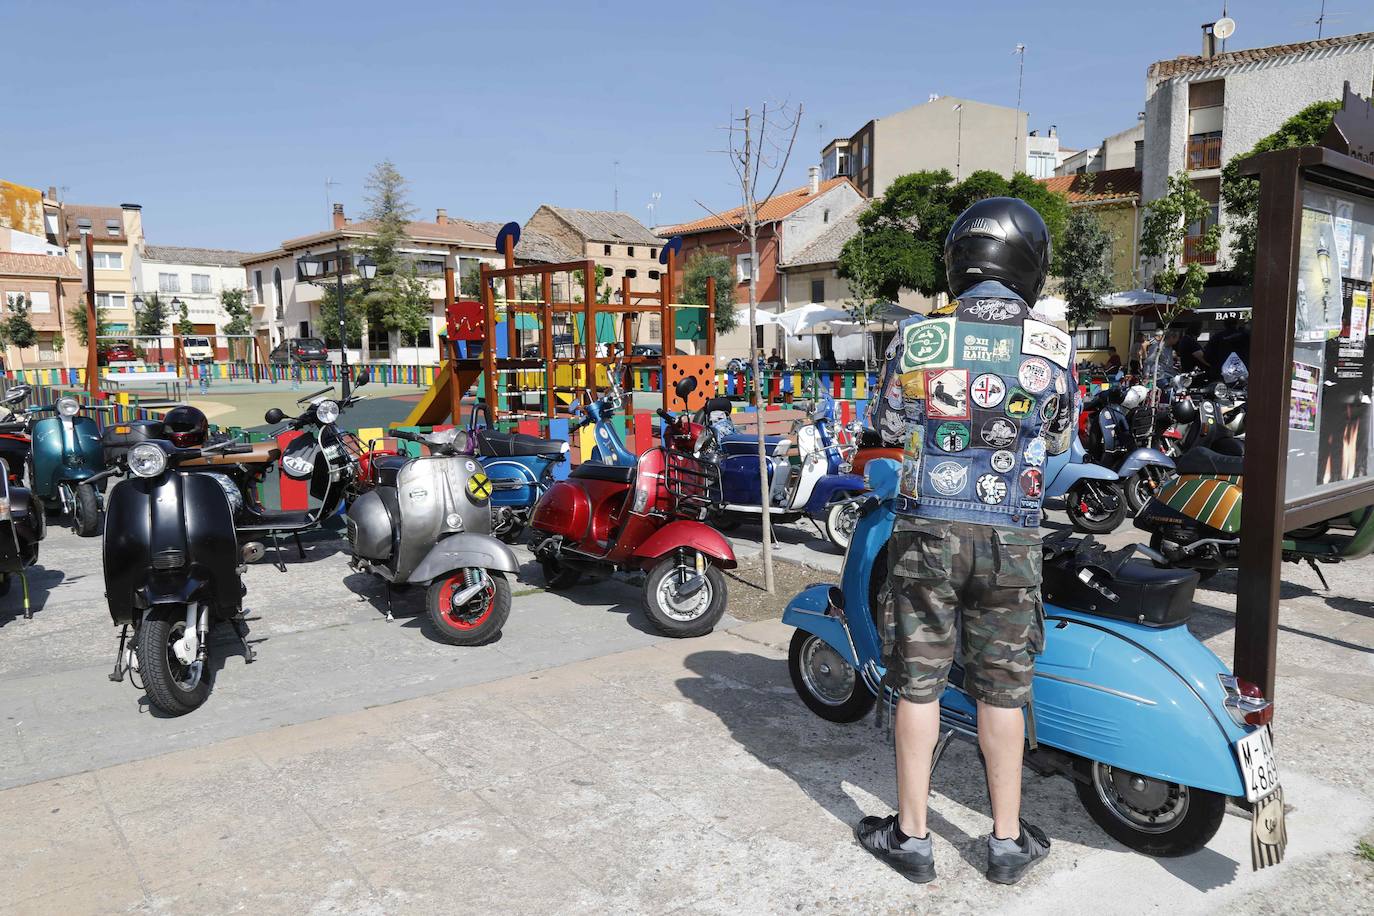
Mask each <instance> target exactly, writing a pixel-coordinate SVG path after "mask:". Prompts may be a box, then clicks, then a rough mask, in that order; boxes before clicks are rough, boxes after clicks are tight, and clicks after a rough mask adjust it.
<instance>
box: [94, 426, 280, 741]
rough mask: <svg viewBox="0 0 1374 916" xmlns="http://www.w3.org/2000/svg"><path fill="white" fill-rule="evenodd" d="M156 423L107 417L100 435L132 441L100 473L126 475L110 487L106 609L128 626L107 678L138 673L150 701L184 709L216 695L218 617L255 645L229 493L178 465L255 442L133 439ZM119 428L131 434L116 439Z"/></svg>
mask: <svg viewBox="0 0 1374 916" xmlns="http://www.w3.org/2000/svg"><path fill="white" fill-rule="evenodd" d="M150 429H155V428H150V427H137V426H115V427H110V428H109V429H108V430H107V431H106V436H105V442H104V445H105V446H106V447H107V449H109V448H111V447H114V448H115V449H120V448H124V447H127V451H125V452H124V453H123V455H122V456H121V457H120V458H119V460H118V463H117V464H116V465H115V466H114V467H112V468H109V469H107V470H105V471H103V472H101V475H100V476H120V477H122V478H123V479H122V480H120V481H119V483H117V484H115V486H114V487H113V488H112V489H111V490H110V492H109V494H108V495H107V496H106V497H105V518H106V522H105V538H104V545H103V552H102V560H103V564H104V571H105V596H106V600H107V601H108V603H109V607H110V618H111V619H112V620H113V621H114V623H115V625H116V626H120V627H121V628H122V629H121V630H120V635H119V650H118V653H117V654H116V656H115V666H114V671H113V672H112V673H111V674H110V680H112V681H122V680H124V675H125V673H126V672H127V673H129V674H131V675H133V674H134V673H137V676H138V679H141V680H142V684H141V685H139V684H138V680H137V679H135V680H134V683H135V685H136V686H142V688H143V691H144V692H145V693H146V694H147V696H148V700H149V702H151V703H152V704H153V706H155V707H157V708H158V709H159V710H161V711H162V712H164V713H166V714H168V715H171V716H180V715H185V714H186V713H188V712H191V711H192V710H194V709H196V708H197V707H198V706H200V705H201V704H202V703H204V702H205V700H206V699H207V698H208V697H209V695H210V688H211V676H210V671H209V668H208V665H209V652H208V649H209V645H208V644H209V638H210V632H211V630H212V629H213V628H214V625H215V624H216V623H228V624H230V625H231V626H232V627H233V629H234V632H235V634H236V635H237V636H238V639H239V643H240V644H241V645H242V647H243V655H244V660H245V661H246V662H250V663H251V662H252V661H253V650H252V649H251V648H250V647H249V645H248V640H247V635H248V627H247V626H246V624H245V623H244V617H245V616H246V615H247V611H246V610H245V609H244V608H243V595H244V593H245V591H246V589H245V588H244V585H243V579H242V578H241V577H240V571H241V568H242V567H241V566H240V562H241V558H240V554H239V546H238V539H237V537H236V535H235V531H234V514H233V511H232V509H231V508H230V505H229V498H228V496H227V495H226V494H225V491H224V489H223V488H222V487H221V486H220V484H219V483H217V482H216V481H215V480H214V479H213V478H211V477H210V476H209V475H206V474H198V473H193V472H190V471H184V470H181V469H180V467H179V465H180V464H182V463H183V462H186V461H190V460H193V459H196V458H199V457H201V456H213V455H220V454H234V453H236V452H239V451H244V452H246V451H250V450H251V447H250V446H247V445H244V444H242V443H237V442H220V443H216V444H214V445H209V446H205V447H204V448H199V449H178V448H176V447H175V446H173V445H172V444H171V443H170V442H167V441H164V440H161V439H145V440H144V441H137V439H139V438H142V437H143V436H146V435H147V434H148V432H149V431H150ZM121 430H122V431H123V432H121ZM121 436H127V437H130V440H129V441H126V442H125V441H117V440H118V439H119V438H120V437H121ZM130 627H132V628H133V634H132V638H129V637H130V634H129V628H130Z"/></svg>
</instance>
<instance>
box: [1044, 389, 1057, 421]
mask: <svg viewBox="0 0 1374 916" xmlns="http://www.w3.org/2000/svg"><path fill="white" fill-rule="evenodd" d="M1058 410H1059V395H1057V394H1052V395H1050V399H1049V400H1048V401H1046V402H1045V403H1044V404H1041V405H1040V419H1042V420H1045V421H1047V422H1048V421H1049V419H1050V418H1051V417H1053V416H1054V415H1055V412H1056V411H1058Z"/></svg>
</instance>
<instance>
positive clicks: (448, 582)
mask: <svg viewBox="0 0 1374 916" xmlns="http://www.w3.org/2000/svg"><path fill="white" fill-rule="evenodd" d="M481 575H483V576H484V577H486V580H487V583H489V585H488V587H487V588H486V589H485V590H483V591H481V592H478V594H477V596H476V597H474V598H473V599H471V600H470V601H468V602H467V603H466V604H464V605H463V606H462V607H457V608H456V607H454V606H453V595H454V593H455V592H458V591H461V590H462V589H463V588H465V587H466V586H467V581H468V580H467V577H466V575H465V574H464V570H461V569H459V570H455V571H454V572H453V573H452V574H451V575H449V576H446V577H445V578H443V579H437V580H435V581H434V583H433V584H431V585H430V587H429V591H428V592H427V593H426V594H425V610H427V611H428V612H429V622H430V625H431V626H432V627H433V629H434V634H435V635H436V636H437V637H438V638H439V639H440V640H442V641H443V642H446V643H448V644H450V645H454V646H480V645H481V644H482V643H485V642H490V641H491V640H493V639H495V638H496V637H497V636H499V635H500V634H501V628H502V627H503V626H505V625H506V618H508V617H509V616H510V598H511V595H510V583H509V582H508V581H506V576H505V574H504V573H501V572H497V571H496V570H493V569H484V570H481Z"/></svg>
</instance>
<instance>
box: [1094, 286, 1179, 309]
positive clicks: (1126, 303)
mask: <svg viewBox="0 0 1374 916" xmlns="http://www.w3.org/2000/svg"><path fill="white" fill-rule="evenodd" d="M1177 301H1178V300H1176V299H1175V298H1174V297H1173V296H1166V295H1164V294H1163V293H1156V292H1151V291H1150V290H1148V289H1127V290H1121V291H1120V292H1115V293H1112V294H1110V295H1107V296H1103V297H1102V307H1103V308H1104V309H1120V308H1135V307H1137V306H1141V305H1173V304H1174V303H1175V302H1177Z"/></svg>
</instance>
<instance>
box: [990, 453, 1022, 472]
mask: <svg viewBox="0 0 1374 916" xmlns="http://www.w3.org/2000/svg"><path fill="white" fill-rule="evenodd" d="M991 463H992V469H993V470H994V471H997V472H998V473H1001V474H1005V473H1007V471H1010V470H1011V469H1012V468H1014V467H1015V466H1016V456H1015V455H1013V454H1012V453H1011V452H1009V451H1007V450H1006V449H1000V450H998V451H995V452H993V453H992V459H991Z"/></svg>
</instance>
